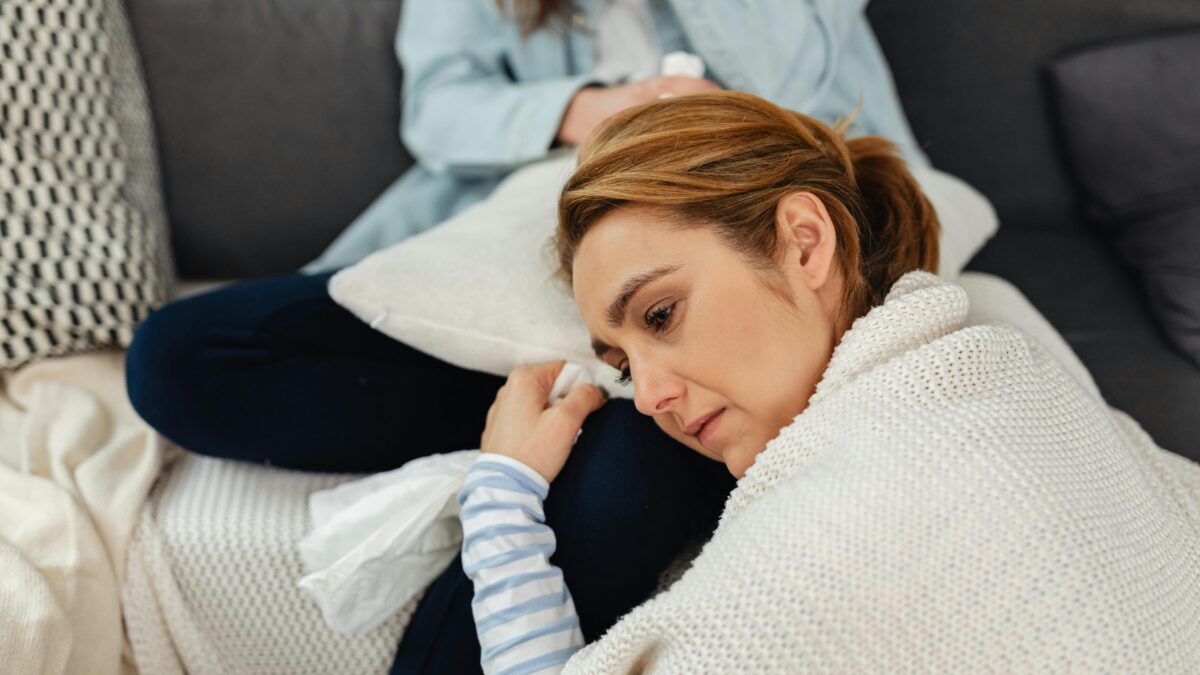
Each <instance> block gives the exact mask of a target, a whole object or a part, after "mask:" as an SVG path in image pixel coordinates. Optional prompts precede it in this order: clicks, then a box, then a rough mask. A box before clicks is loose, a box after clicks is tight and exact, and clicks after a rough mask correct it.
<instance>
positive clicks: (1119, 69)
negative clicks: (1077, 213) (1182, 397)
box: [1048, 29, 1200, 372]
mask: <svg viewBox="0 0 1200 675" xmlns="http://www.w3.org/2000/svg"><path fill="white" fill-rule="evenodd" d="M1198 65H1200V29H1193V30H1188V31H1181V32H1171V33H1167V34H1164V35H1154V36H1149V37H1145V38H1141V39H1137V40H1133V41H1122V42H1120V43H1118V44H1115V45H1105V46H1100V47H1094V48H1089V49H1085V50H1082V51H1077V52H1074V53H1071V54H1069V55H1067V56H1065V57H1063V58H1061V59H1059V60H1058V61H1056V62H1055V63H1054V64H1053V65H1052V66H1051V67H1050V69H1049V78H1048V79H1049V82H1050V89H1051V92H1052V94H1053V97H1054V102H1055V109H1056V111H1057V113H1058V119H1059V123H1060V124H1059V126H1060V127H1061V129H1062V135H1063V140H1064V147H1065V150H1066V154H1067V157H1068V159H1069V163H1070V166H1071V169H1072V173H1073V175H1074V176H1075V178H1076V179H1077V181H1078V183H1079V186H1080V188H1081V190H1082V194H1083V202H1084V207H1085V212H1086V213H1087V215H1088V216H1089V218H1090V219H1091V220H1092V221H1093V222H1094V223H1095V224H1096V225H1097V226H1098V227H1099V228H1101V229H1102V230H1103V232H1104V234H1105V235H1106V236H1107V237H1109V238H1110V239H1111V241H1112V242H1113V245H1114V246H1115V248H1116V249H1117V251H1118V252H1119V253H1120V255H1121V257H1122V258H1123V259H1124V260H1125V261H1126V262H1127V263H1129V264H1130V265H1131V266H1132V267H1133V268H1134V269H1136V270H1137V271H1138V272H1139V273H1140V275H1141V279H1142V282H1143V283H1144V285H1145V288H1146V291H1147V294H1148V296H1149V299H1150V303H1151V306H1152V308H1153V309H1154V312H1155V314H1156V315H1157V317H1158V319H1159V321H1160V322H1161V323H1162V326H1163V328H1164V329H1165V331H1166V334H1167V337H1168V338H1169V339H1170V341H1171V342H1172V343H1173V344H1174V345H1175V346H1176V347H1177V348H1178V349H1179V350H1180V352H1181V353H1182V354H1183V355H1184V356H1185V357H1186V358H1188V359H1189V360H1190V361H1191V362H1192V363H1193V364H1195V365H1196V367H1197V368H1198V369H1200V68H1197V66H1198ZM1198 372H1200V371H1198Z"/></svg>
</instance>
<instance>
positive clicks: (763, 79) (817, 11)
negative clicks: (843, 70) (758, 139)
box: [671, 0, 867, 112]
mask: <svg viewBox="0 0 1200 675" xmlns="http://www.w3.org/2000/svg"><path fill="white" fill-rule="evenodd" d="M671 4H672V6H673V7H674V8H675V10H676V14H677V16H678V17H679V20H680V22H681V23H682V24H683V27H684V30H685V31H686V32H687V33H688V36H689V37H690V38H691V40H692V41H693V42H694V43H696V46H697V47H698V48H699V50H700V51H701V52H702V53H703V55H704V57H705V61H706V65H707V66H708V67H709V68H710V69H711V70H712V72H713V73H714V74H715V75H716V76H717V78H718V79H719V80H720V81H721V82H722V83H723V84H724V85H725V86H726V87H727V88H729V89H737V90H740V91H746V92H750V93H753V94H755V95H757V96H762V97H763V98H765V99H767V100H769V101H772V102H774V103H776V104H777V105H781V106H784V107H786V108H791V109H792V110H799V111H800V112H809V111H811V110H812V109H813V108H814V107H815V105H816V103H817V102H819V101H821V100H822V99H823V98H824V97H825V94H826V91H827V90H828V89H829V87H830V85H831V84H832V82H833V79H834V77H835V75H836V73H837V70H838V68H837V66H838V62H837V61H838V58H839V55H840V53H841V47H842V42H843V40H844V38H845V37H846V35H847V34H848V33H849V31H850V29H851V28H852V27H853V26H854V23H855V22H856V21H858V20H861V19H862V17H863V10H864V8H865V7H866V5H867V2H866V0H743V1H742V2H738V3H727V2H711V1H710V0H672V1H671Z"/></svg>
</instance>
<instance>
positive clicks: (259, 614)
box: [122, 453, 416, 675]
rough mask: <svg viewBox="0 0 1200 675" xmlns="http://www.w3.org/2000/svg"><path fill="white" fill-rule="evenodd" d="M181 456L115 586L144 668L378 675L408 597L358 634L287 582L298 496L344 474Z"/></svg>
mask: <svg viewBox="0 0 1200 675" xmlns="http://www.w3.org/2000/svg"><path fill="white" fill-rule="evenodd" d="M353 477H354V476H351V475H349V474H319V473H305V472H299V471H285V470H281V469H276V468H271V467H264V466H258V465H254V464H250V463H246V462H234V461H229V460H221V459H213V458H210V457H202V456H199V455H192V454H188V453H182V454H181V456H180V457H179V458H178V459H177V460H176V461H175V462H173V463H172V465H171V466H170V467H169V468H168V469H166V471H165V472H164V474H163V475H162V476H161V478H160V479H159V481H158V483H157V485H156V486H155V488H154V491H153V492H152V494H151V496H150V499H149V502H148V503H147V505H146V508H145V509H144V510H143V512H142V517H141V522H140V523H139V525H138V529H137V530H136V532H135V533H134V539H133V541H132V543H131V544H130V548H129V553H128V563H127V580H126V583H125V587H124V588H123V589H122V601H123V604H124V614H125V622H126V625H127V627H128V631H129V639H130V643H131V645H132V646H133V654H134V660H135V662H136V664H137V666H138V669H139V670H140V671H141V672H143V673H185V672H186V673H192V675H204V674H206V673H221V674H237V673H263V674H266V673H278V674H279V675H285V674H286V675H302V674H305V673H310V674H313V675H317V674H323V673H386V672H387V671H388V668H389V667H390V666H391V663H392V659H393V658H394V655H395V652H396V645H398V644H399V642H400V636H401V634H402V633H403V630H404V627H405V626H406V625H407V624H408V621H409V619H410V618H411V615H412V612H413V610H414V609H415V608H416V600H414V601H413V602H412V603H410V604H409V605H408V606H407V607H405V608H404V609H402V610H401V611H400V612H399V613H398V614H397V615H395V616H393V617H391V618H390V619H388V620H387V621H386V622H385V623H383V624H382V625H381V626H379V627H378V628H376V629H374V630H372V631H371V632H369V633H367V634H366V635H363V636H361V637H352V636H346V635H341V634H339V633H337V632H335V631H334V630H333V629H331V628H329V627H328V626H327V625H325V622H324V620H323V619H322V618H321V612H320V610H319V609H318V608H317V606H316V604H315V603H313V602H312V601H311V600H310V599H309V598H307V597H306V596H305V595H304V594H303V593H302V592H301V591H300V589H299V588H298V587H297V585H296V581H297V580H298V579H299V578H300V577H301V576H303V574H304V569H303V563H302V561H301V559H300V553H299V551H298V548H297V543H298V542H299V540H300V538H301V537H302V536H303V535H304V532H305V531H306V530H307V529H308V527H309V522H308V495H309V493H311V492H313V491H315V490H320V489H324V488H329V487H332V486H334V485H335V484H337V483H340V482H342V481H345V480H348V479H351V478H353Z"/></svg>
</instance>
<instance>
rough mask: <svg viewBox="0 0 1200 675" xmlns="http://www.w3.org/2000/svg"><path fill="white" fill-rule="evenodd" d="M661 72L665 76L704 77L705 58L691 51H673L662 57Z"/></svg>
mask: <svg viewBox="0 0 1200 675" xmlns="http://www.w3.org/2000/svg"><path fill="white" fill-rule="evenodd" d="M659 74H660V75H665V76H681V77H704V59H701V58H700V57H699V56H697V55H696V54H691V53H689V52H671V53H670V54H665V55H664V56H663V58H662V65H661V66H659Z"/></svg>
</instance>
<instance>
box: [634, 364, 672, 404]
mask: <svg viewBox="0 0 1200 675" xmlns="http://www.w3.org/2000/svg"><path fill="white" fill-rule="evenodd" d="M639 365H640V366H641V367H639V368H637V370H636V372H635V374H634V377H633V391H634V393H633V403H634V406H635V407H636V408H637V409H638V412H640V413H642V414H643V415H659V414H662V413H664V412H667V411H668V410H670V409H671V407H672V406H673V405H674V403H675V402H676V401H678V400H679V398H680V397H681V396H683V383H682V382H681V381H680V379H679V378H677V377H674V376H673V375H671V373H669V372H667V371H665V370H663V369H660V368H658V367H656V366H654V365H653V364H646V363H642V364H639Z"/></svg>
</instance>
